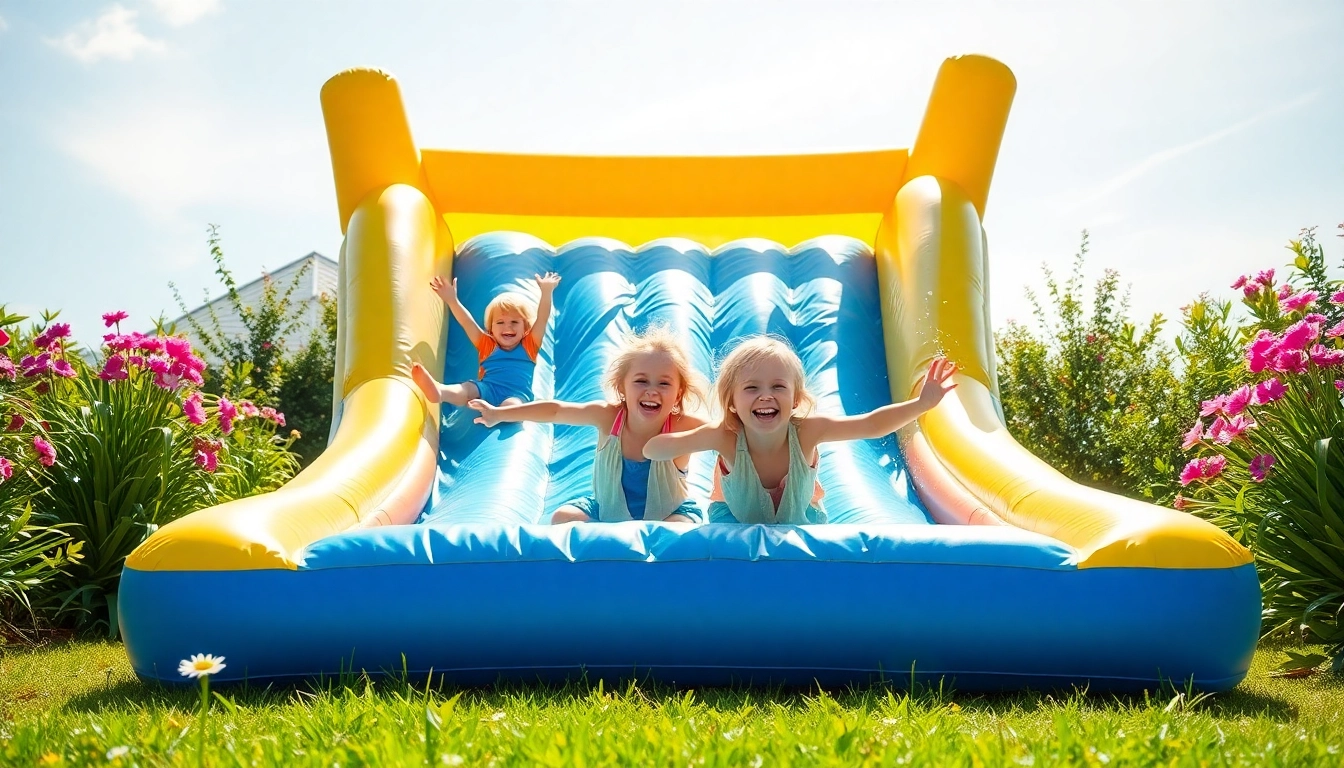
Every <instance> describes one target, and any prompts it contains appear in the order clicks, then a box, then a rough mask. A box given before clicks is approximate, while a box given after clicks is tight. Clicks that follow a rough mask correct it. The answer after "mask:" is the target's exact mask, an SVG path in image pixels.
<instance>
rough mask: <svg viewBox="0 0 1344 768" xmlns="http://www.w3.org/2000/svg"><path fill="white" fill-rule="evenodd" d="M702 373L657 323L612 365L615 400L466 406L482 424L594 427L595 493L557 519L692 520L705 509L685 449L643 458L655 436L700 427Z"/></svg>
mask: <svg viewBox="0 0 1344 768" xmlns="http://www.w3.org/2000/svg"><path fill="white" fill-rule="evenodd" d="M700 382H701V380H700V377H699V375H698V374H696V373H695V371H694V369H693V368H691V363H690V358H689V356H688V355H687V354H686V350H685V347H683V346H682V344H681V341H680V340H679V339H678V338H677V337H676V336H675V335H673V334H672V333H671V332H670V331H668V330H667V329H665V328H661V327H655V328H652V329H650V330H647V331H645V332H644V333H643V334H640V335H636V336H631V337H629V338H627V339H626V341H625V343H624V344H623V345H622V348H621V351H620V353H619V354H617V355H616V357H615V358H614V359H613V360H612V361H611V365H610V367H609V368H608V369H607V376H606V380H605V384H606V387H607V389H608V390H609V391H610V392H611V393H612V394H614V395H615V402H594V403H567V402H562V401H559V400H541V401H538V402H535V403H523V404H518V405H505V406H494V405H491V404H490V403H487V402H485V401H483V400H479V399H478V400H472V401H471V402H469V403H468V404H467V405H468V406H470V407H471V408H474V409H476V410H478V411H480V412H481V415H480V416H479V417H477V419H476V422H477V423H478V424H484V425H485V426H487V427H493V426H495V425H496V424H499V423H501V422H514V421H535V422H544V423H551V424H573V425H577V426H587V427H594V428H596V429H597V430H598V434H599V435H600V437H599V438H598V443H597V456H596V457H595V459H594V461H593V493H592V495H589V496H582V497H580V498H577V499H573V500H571V501H569V502H566V503H565V504H562V505H561V506H560V507H559V508H557V509H556V510H555V512H554V513H553V514H552V515H551V522H552V523H569V522H592V521H601V522H620V521H623V520H664V521H667V522H694V521H695V519H696V518H698V517H699V516H700V511H699V507H697V506H696V505H695V502H693V501H690V500H689V498H688V497H687V490H686V465H687V463H688V461H689V460H690V457H689V456H688V455H686V454H678V453H668V454H666V455H665V456H663V457H662V458H659V459H656V460H649V459H646V458H645V457H644V446H645V444H646V443H647V442H648V441H649V440H650V439H651V438H653V437H655V436H656V435H659V434H661V433H670V432H684V431H686V430H691V429H695V428H697V427H700V426H702V425H703V424H704V423H705V422H704V420H703V419H701V418H699V417H697V416H694V415H691V414H688V413H687V412H686V411H687V407H688V405H691V406H695V405H700V404H702V403H703V401H704V399H705V390H704V386H703V385H702V384H701V383H700Z"/></svg>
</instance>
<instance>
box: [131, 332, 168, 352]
mask: <svg viewBox="0 0 1344 768" xmlns="http://www.w3.org/2000/svg"><path fill="white" fill-rule="evenodd" d="M135 348H136V349H138V350H140V351H141V352H144V353H145V354H149V355H157V354H160V353H161V352H163V339H162V338H160V337H158V336H140V337H139V338H137V339H135Z"/></svg>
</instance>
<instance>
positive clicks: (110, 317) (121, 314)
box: [103, 309, 130, 328]
mask: <svg viewBox="0 0 1344 768" xmlns="http://www.w3.org/2000/svg"><path fill="white" fill-rule="evenodd" d="M128 317H130V315H128V314H126V312H125V311H124V310H120V309H118V310H117V311H116V312H105V313H104V314H103V326H104V327H107V328H111V327H112V326H114V325H116V324H117V323H120V322H121V321H122V320H125V319H126V318H128Z"/></svg>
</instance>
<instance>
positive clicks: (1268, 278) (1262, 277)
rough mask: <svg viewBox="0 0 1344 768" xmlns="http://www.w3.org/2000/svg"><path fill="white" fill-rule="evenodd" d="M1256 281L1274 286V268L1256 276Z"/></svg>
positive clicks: (1266, 285) (1267, 285)
mask: <svg viewBox="0 0 1344 768" xmlns="http://www.w3.org/2000/svg"><path fill="white" fill-rule="evenodd" d="M1255 282H1257V283H1260V284H1261V285H1263V286H1265V287H1267V288H1269V287H1273V286H1274V270H1273V269H1266V270H1264V271H1263V272H1260V273H1258V274H1257V275H1256V276H1255Z"/></svg>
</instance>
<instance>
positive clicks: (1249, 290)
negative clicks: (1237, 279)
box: [1241, 283, 1264, 299]
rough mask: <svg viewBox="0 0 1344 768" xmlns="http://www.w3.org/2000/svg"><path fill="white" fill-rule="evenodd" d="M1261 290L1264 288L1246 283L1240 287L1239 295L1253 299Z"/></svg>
mask: <svg viewBox="0 0 1344 768" xmlns="http://www.w3.org/2000/svg"><path fill="white" fill-rule="evenodd" d="M1263 289H1264V286H1262V285H1260V284H1259V283H1247V284H1245V285H1243V286H1242V287H1241V295H1242V296H1244V297H1246V298H1248V299H1253V298H1255V296H1256V295H1257V294H1259V293H1260V291H1261V290H1263Z"/></svg>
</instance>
